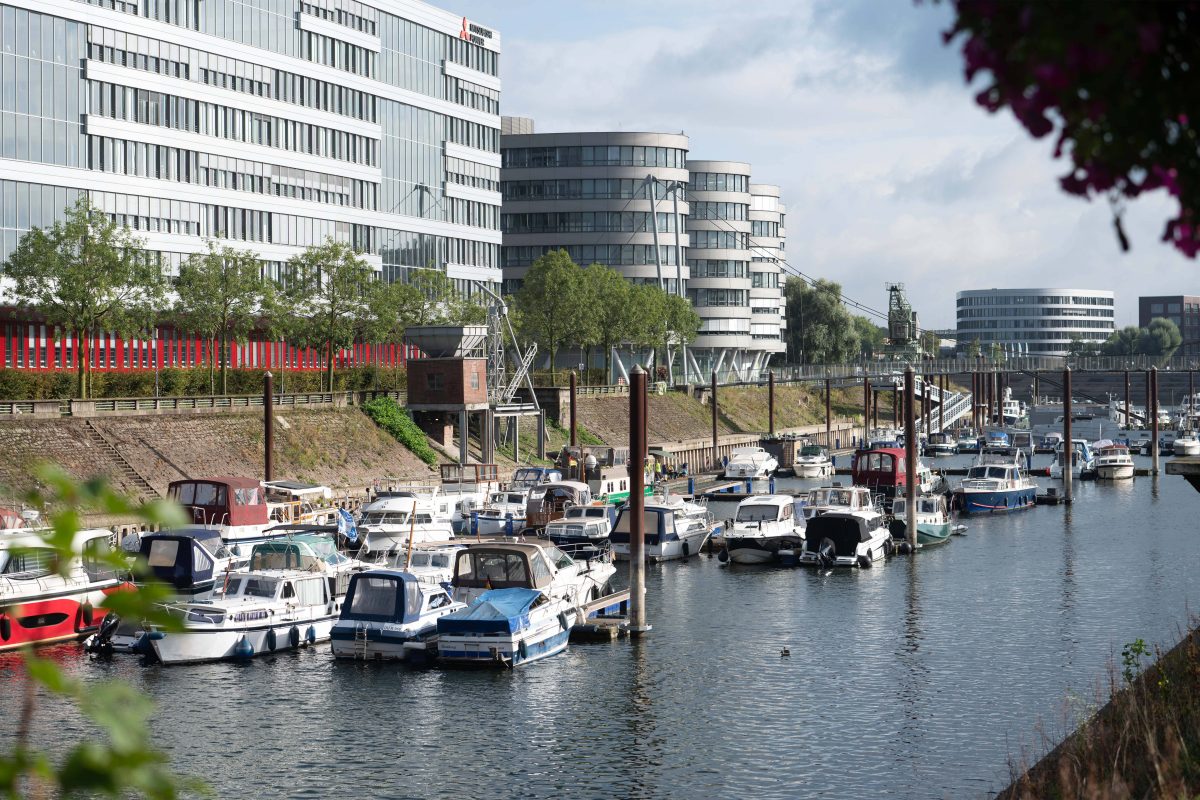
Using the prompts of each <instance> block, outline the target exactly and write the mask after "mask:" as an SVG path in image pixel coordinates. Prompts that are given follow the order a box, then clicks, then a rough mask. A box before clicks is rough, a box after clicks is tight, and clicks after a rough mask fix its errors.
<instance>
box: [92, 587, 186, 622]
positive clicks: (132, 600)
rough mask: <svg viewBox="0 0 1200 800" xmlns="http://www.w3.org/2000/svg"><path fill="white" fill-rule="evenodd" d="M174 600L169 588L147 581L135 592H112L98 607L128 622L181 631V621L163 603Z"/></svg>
mask: <svg viewBox="0 0 1200 800" xmlns="http://www.w3.org/2000/svg"><path fill="white" fill-rule="evenodd" d="M174 599H175V594H174V593H173V592H172V591H171V588H170V587H169V586H168V585H167V584H165V583H163V582H161V581H147V582H145V583H143V584H142V585H141V586H140V587H138V589H136V590H128V591H119V592H113V593H112V594H110V595H109V596H108V597H106V598H104V602H103V603H101V604H100V607H101V608H103V609H106V610H108V611H112V612H114V613H116V614H117V616H119V617H121V618H123V619H128V620H141V621H142V622H144V623H145V624H147V625H153V626H155V627H157V628H160V629H162V630H165V631H182V630H183V629H184V625H183V619H182V618H181V617H179V616H177V615H175V614H171V613H170V612H169V611H167V608H166V606H165V605H164V604H165V603H168V602H170V601H172V600H174Z"/></svg>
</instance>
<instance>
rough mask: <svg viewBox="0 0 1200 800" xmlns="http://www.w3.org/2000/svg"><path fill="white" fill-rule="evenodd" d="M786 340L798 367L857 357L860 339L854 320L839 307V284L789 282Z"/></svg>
mask: <svg viewBox="0 0 1200 800" xmlns="http://www.w3.org/2000/svg"><path fill="white" fill-rule="evenodd" d="M783 294H784V297H785V299H786V300H787V309H786V314H787V338H788V347H789V349H790V350H791V353H792V359H793V360H794V361H797V362H798V363H801V364H841V363H843V362H845V361H849V360H851V359H853V358H855V357H857V356H858V353H859V335H858V332H857V328H856V326H855V323H854V319H853V316H852V315H851V314H850V312H849V311H847V310H846V307H845V306H844V305H843V304H842V299H841V295H842V287H841V284H839V283H836V282H834V281H827V280H818V281H817V282H816V283H815V284H809V283H808V282H807V281H805V280H803V279H801V278H788V280H787V282H786V283H785V284H784V286H783Z"/></svg>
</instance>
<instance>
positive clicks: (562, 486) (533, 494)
mask: <svg viewBox="0 0 1200 800" xmlns="http://www.w3.org/2000/svg"><path fill="white" fill-rule="evenodd" d="M592 497H593V495H592V489H591V487H590V486H588V485H587V484H586V483H583V482H581V481H554V482H552V483H542V484H538V485H537V486H533V487H531V488H530V489H529V493H528V494H527V495H526V498H525V528H524V529H523V530H522V531H521V535H522V536H528V535H531V534H535V533H537V532H538V531H540V530H541V529H542V528H544V527H546V523H548V522H550V521H551V520H555V519H559V518H561V517H562V516H563V515H564V514H565V513H566V512H567V509H568V508H571V507H573V506H586V505H591V503H592Z"/></svg>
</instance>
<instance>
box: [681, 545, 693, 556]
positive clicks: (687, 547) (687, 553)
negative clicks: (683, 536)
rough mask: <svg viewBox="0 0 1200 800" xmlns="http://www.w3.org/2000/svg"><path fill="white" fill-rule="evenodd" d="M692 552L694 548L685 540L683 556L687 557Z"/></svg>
mask: <svg viewBox="0 0 1200 800" xmlns="http://www.w3.org/2000/svg"><path fill="white" fill-rule="evenodd" d="M691 554H692V548H691V547H690V546H688V543H687V542H684V543H683V557H684V558H687V557H688V556H690V555H691Z"/></svg>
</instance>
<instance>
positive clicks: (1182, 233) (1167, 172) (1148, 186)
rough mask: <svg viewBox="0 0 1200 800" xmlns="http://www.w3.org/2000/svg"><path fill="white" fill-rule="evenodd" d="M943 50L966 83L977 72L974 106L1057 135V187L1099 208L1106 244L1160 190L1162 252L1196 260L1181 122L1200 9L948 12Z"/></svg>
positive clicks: (1190, 135)
mask: <svg viewBox="0 0 1200 800" xmlns="http://www.w3.org/2000/svg"><path fill="white" fill-rule="evenodd" d="M954 6H955V9H956V11H957V14H958V18H957V21H956V23H955V25H954V27H953V28H952V29H951V30H950V31H948V32H947V34H946V40H947V42H949V41H951V40H952V39H955V38H957V39H959V40H961V41H962V52H963V60H964V62H965V67H966V79H967V81H968V82H970V81H972V80H973V79H974V78H975V76H976V74H978V73H980V72H983V71H986V72H988V73H990V74H991V79H990V82H989V83H987V84H985V88H984V89H983V91H981V92H979V94H978V95H976V100H977V102H978V103H979V104H980V105H982V106H983V107H984V108H986V109H988V110H989V111H991V112H996V111H999V110H1000V109H1002V108H1005V107H1008V108H1009V109H1010V110H1011V111H1012V112H1013V115H1014V116H1016V118H1017V120H1018V121H1020V122H1021V124H1022V125H1024V126H1025V128H1026V130H1028V131H1029V133H1030V134H1031V135H1032V136H1034V137H1036V138H1041V137H1043V136H1046V135H1048V134H1051V133H1055V132H1057V135H1058V141H1057V144H1056V146H1055V149H1054V154H1055V156H1060V155H1062V154H1063V153H1067V154H1068V156H1069V158H1070V160H1071V162H1072V163H1071V169H1070V171H1069V172H1067V174H1066V175H1064V176H1063V177H1062V179H1061V180H1060V183H1061V185H1062V188H1063V190H1064V191H1066V192H1068V193H1070V194H1074V195H1078V196H1081V197H1087V198H1091V197H1095V196H1105V197H1107V198H1108V200H1109V202H1110V203H1111V204H1112V206H1113V217H1114V224H1115V227H1116V231H1117V237H1118V239H1119V241H1120V243H1121V246H1122V247H1123V248H1128V246H1129V245H1128V240H1127V239H1126V237H1125V233H1124V231H1123V229H1122V226H1121V210H1122V206H1123V203H1124V201H1125V199H1126V198H1134V197H1137V196H1139V195H1141V194H1142V193H1144V192H1151V191H1157V190H1160V189H1161V190H1165V191H1166V192H1167V193H1168V194H1169V195H1170V196H1171V197H1173V198H1174V199H1175V200H1176V201H1177V203H1178V213H1177V215H1176V216H1175V217H1174V218H1173V219H1171V220H1169V221H1168V222H1167V224H1166V229H1165V230H1164V232H1163V237H1162V238H1163V241H1170V242H1171V243H1172V244H1173V245H1174V246H1175V247H1176V248H1177V249H1178V250H1179V251H1180V252H1182V253H1184V254H1185V255H1187V256H1188V257H1193V258H1194V257H1195V256H1196V254H1197V252H1200V147H1197V141H1198V140H1197V130H1196V126H1195V125H1193V124H1192V122H1191V117H1190V115H1191V114H1193V113H1194V111H1195V105H1196V103H1195V98H1196V93H1197V89H1198V88H1200V78H1198V77H1197V70H1196V65H1197V64H1198V63H1200V8H1197V7H1196V6H1194V5H1192V4H1190V3H1180V2H1157V3H1154V2H1128V1H1126V2H1103V3H1082V2H1070V3H1061V2H1060V3H1046V2H1033V0H1022V1H1021V2H1007V3H997V2H995V1H994V0H957V2H955V4H954Z"/></svg>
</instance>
